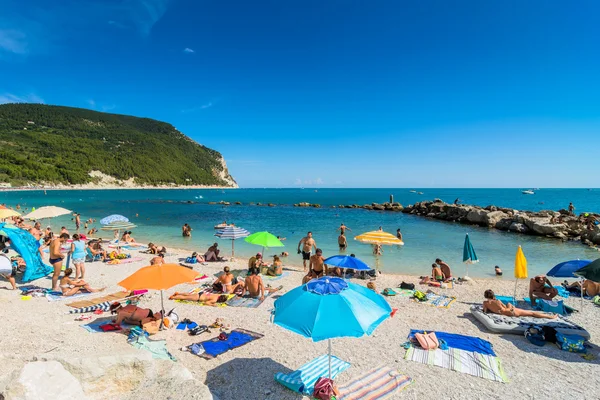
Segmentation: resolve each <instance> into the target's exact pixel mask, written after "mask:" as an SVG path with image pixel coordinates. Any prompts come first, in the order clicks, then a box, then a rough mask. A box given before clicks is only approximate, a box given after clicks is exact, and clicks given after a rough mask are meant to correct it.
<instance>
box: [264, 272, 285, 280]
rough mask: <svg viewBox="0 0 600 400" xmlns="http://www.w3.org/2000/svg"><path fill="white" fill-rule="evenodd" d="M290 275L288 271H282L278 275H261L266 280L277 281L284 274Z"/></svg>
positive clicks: (283, 276)
mask: <svg viewBox="0 0 600 400" xmlns="http://www.w3.org/2000/svg"><path fill="white" fill-rule="evenodd" d="M289 275H290V271H283V272H282V273H281V275H279V276H271V275H261V276H262V278H263V279H265V280H268V281H278V280H280V279H282V278H285V277H286V276H289Z"/></svg>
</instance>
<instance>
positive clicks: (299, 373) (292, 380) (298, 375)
mask: <svg viewBox="0 0 600 400" xmlns="http://www.w3.org/2000/svg"><path fill="white" fill-rule="evenodd" d="M348 367H350V363H348V362H346V361H343V360H340V359H339V358H337V357H336V356H331V379H334V378H335V377H336V376H337V375H338V374H339V373H340V372H342V371H344V370H346V369H347V368H348ZM322 376H327V377H329V357H328V356H327V354H323V355H322V356H319V357H317V358H315V359H314V360H312V361H311V362H309V363H307V364H304V365H303V366H301V367H300V368H299V369H297V370H296V371H294V372H291V373H289V374H284V373H282V372H278V373H276V374H275V380H276V381H277V382H279V383H281V384H282V385H283V386H285V387H287V388H288V389H290V390H293V391H294V392H297V393H303V394H307V395H311V394H312V393H313V391H314V389H315V383H317V380H318V379H319V378H320V377H322Z"/></svg>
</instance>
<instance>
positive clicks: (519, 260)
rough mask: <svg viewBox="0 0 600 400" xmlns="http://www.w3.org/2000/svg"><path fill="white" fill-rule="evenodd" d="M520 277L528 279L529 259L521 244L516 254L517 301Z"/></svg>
mask: <svg viewBox="0 0 600 400" xmlns="http://www.w3.org/2000/svg"><path fill="white" fill-rule="evenodd" d="M519 279H527V259H526V258H525V254H523V249H522V248H521V246H519V248H518V249H517V254H516V256H515V302H516V301H517V283H518V282H519Z"/></svg>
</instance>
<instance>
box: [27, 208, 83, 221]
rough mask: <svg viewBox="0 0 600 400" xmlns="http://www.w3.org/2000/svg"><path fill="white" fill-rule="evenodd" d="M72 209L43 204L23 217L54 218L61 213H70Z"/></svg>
mask: <svg viewBox="0 0 600 400" xmlns="http://www.w3.org/2000/svg"><path fill="white" fill-rule="evenodd" d="M71 213H72V211H70V210H67V209H66V208H62V207H56V206H45V207H40V208H38V209H37V210H35V211H32V212H30V213H29V214H27V215H26V216H25V217H24V218H26V219H44V218H54V217H60V216H61V215H67V214H71Z"/></svg>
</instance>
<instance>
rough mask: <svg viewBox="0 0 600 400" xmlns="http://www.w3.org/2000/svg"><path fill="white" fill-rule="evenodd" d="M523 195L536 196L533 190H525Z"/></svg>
mask: <svg viewBox="0 0 600 400" xmlns="http://www.w3.org/2000/svg"><path fill="white" fill-rule="evenodd" d="M521 193H523V194H535V192H534V191H533V190H523V191H522V192H521Z"/></svg>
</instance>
